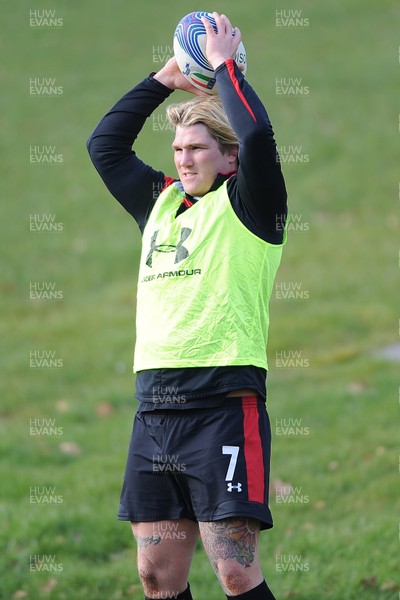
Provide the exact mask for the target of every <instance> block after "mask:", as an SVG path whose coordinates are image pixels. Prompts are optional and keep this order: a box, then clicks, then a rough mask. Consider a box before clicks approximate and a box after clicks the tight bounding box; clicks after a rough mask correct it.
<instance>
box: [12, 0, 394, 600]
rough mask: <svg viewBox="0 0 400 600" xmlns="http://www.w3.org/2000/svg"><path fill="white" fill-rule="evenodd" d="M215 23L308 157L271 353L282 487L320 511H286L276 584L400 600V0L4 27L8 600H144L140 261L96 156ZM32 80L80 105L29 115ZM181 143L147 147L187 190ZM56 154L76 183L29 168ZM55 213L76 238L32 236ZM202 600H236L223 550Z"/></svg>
mask: <svg viewBox="0 0 400 600" xmlns="http://www.w3.org/2000/svg"><path fill="white" fill-rule="evenodd" d="M199 8H200V9H204V8H205V9H206V10H207V9H208V10H210V9H214V8H215V9H216V10H220V11H223V12H226V13H227V14H228V15H229V16H230V17H231V19H232V21H233V22H234V23H235V24H238V25H239V26H240V27H241V29H242V33H243V38H244V43H245V45H246V49H247V52H248V57H249V70H248V79H249V81H250V82H251V83H252V84H253V85H254V87H255V89H256V90H257V91H258V92H259V94H260V96H261V97H262V99H263V100H264V101H265V104H266V105H267V108H268V111H269V113H270V116H271V119H272V121H273V124H274V128H275V131H276V136H277V141H278V145H279V146H290V145H297V146H301V148H302V150H301V151H302V153H303V154H307V155H308V156H309V162H308V163H307V164H287V165H286V167H285V177H286V181H287V187H288V191H289V199H290V209H291V212H292V214H293V215H296V216H297V219H298V223H299V224H300V229H301V230H297V231H296V230H292V231H290V232H289V241H288V245H287V247H286V248H285V252H284V258H283V262H282V266H281V269H280V271H279V274H278V283H280V284H289V285H292V286H294V285H295V284H297V285H301V289H302V290H303V291H305V292H307V294H306V297H304V298H303V299H298V300H283V299H281V298H279V297H278V296H279V295H277V294H274V297H273V299H272V303H271V314H272V324H271V332H270V347H269V362H270V375H269V412H270V418H271V424H272V431H273V433H274V439H273V460H272V473H271V478H272V480H273V482H274V483H277V482H281V483H282V482H283V483H286V484H290V485H292V486H294V487H296V488H298V489H299V490H301V492H300V494H299V496H300V497H302V498H303V500H302V501H300V500H298V501H297V502H295V503H290V504H283V503H282V502H280V503H279V502H278V501H277V498H276V497H275V495H272V497H271V507H272V510H273V514H274V519H275V527H274V528H273V529H272V530H271V531H270V532H268V533H265V534H263V536H262V541H261V555H262V564H263V567H264V571H265V575H266V577H267V580H268V582H269V584H270V586H271V588H272V589H273V590H274V592H275V594H276V596H277V598H289V597H290V598H291V597H293V598H296V599H298V600H301V599H304V600H305V599H307V600H320V599H321V598H327V599H329V600H356V599H357V600H359V599H360V598H362V599H364V600H372V599H378V600H395V599H397V598H398V594H399V586H400V579H399V576H398V572H397V571H398V549H399V537H398V536H399V517H398V514H399V508H400V502H399V500H398V477H399V474H398V461H399V453H398V414H399V413H398V411H399V400H398V393H399V392H398V389H399V388H398V385H399V380H398V364H396V363H390V362H385V361H383V360H380V359H377V358H375V357H374V356H373V355H372V351H373V350H375V349H376V348H379V347H382V346H384V345H386V344H390V343H394V342H397V341H398V335H399V333H398V319H399V313H398V299H397V297H396V294H395V290H396V288H395V281H397V279H396V278H397V277H398V258H397V257H398V243H397V238H396V234H398V207H397V202H398V196H397V194H398V192H397V190H398V175H397V162H398V161H396V156H397V154H396V147H397V143H398V130H397V127H398V125H397V121H398V105H397V103H396V102H395V98H396V95H395V92H397V82H398V72H399V71H398V69H399V64H398V57H397V54H398V35H397V29H396V27H395V23H396V20H398V17H399V8H398V5H397V4H396V3H395V2H394V0H385V1H384V2H381V3H379V5H377V4H376V3H374V2H372V0H367V1H366V2H365V1H364V2H361V0H352V1H350V0H344V1H343V2H341V3H337V2H333V0H328V1H327V2H324V3H318V4H316V3H315V2H311V1H310V0H305V1H304V2H302V3H301V6H299V5H298V4H296V3H294V2H293V1H292V0H290V2H288V3H285V5H284V6H283V7H281V6H279V7H275V6H270V5H268V4H267V3H264V2H261V0H250V1H249V2H248V3H247V4H246V6H245V7H244V6H242V5H240V4H232V3H229V2H227V0H217V1H216V2H215V4H214V6H213V7H207V6H199V5H198V4H196V3H193V2H189V3H178V2H176V3H173V4H172V5H171V4H170V3H165V2H161V1H160V0H156V1H155V2H153V3H152V5H151V9H150V8H149V7H147V6H146V4H140V5H133V4H127V3H125V2H122V0H116V1H115V2H113V3H111V4H110V3H109V2H105V0H99V1H98V2H94V1H92V2H85V3H83V4H74V3H67V4H66V3H62V2H60V1H59V0H56V1H55V2H53V3H52V9H54V10H55V11H56V16H57V17H61V18H63V25H62V27H60V28H59V29H54V30H50V29H46V28H42V29H38V30H34V29H31V28H30V27H29V11H30V10H34V9H38V10H42V7H39V6H32V3H31V2H27V1H26V0H22V1H21V2H19V3H18V6H17V7H13V8H12V9H11V8H4V9H3V12H2V16H3V25H4V31H5V36H4V38H3V42H2V50H3V55H4V57H7V58H5V60H4V61H3V63H4V64H3V66H2V68H1V71H0V80H1V84H2V90H3V94H2V95H1V97H0V103H1V109H2V110H1V112H0V123H1V127H2V133H3V134H2V136H1V140H0V148H1V153H2V166H3V177H2V178H1V183H0V186H1V193H2V199H3V215H4V216H3V219H2V235H1V241H0V243H1V253H2V258H3V261H2V271H1V291H2V295H1V298H2V301H1V302H2V303H1V309H2V315H3V319H2V325H1V327H2V340H3V345H2V366H3V369H2V371H3V377H2V381H1V384H0V385H1V388H0V392H1V405H0V407H1V408H0V428H1V430H0V456H1V492H2V493H1V500H0V523H1V526H0V531H1V534H0V535H1V543H2V548H3V551H2V553H1V558H0V581H1V584H0V598H4V599H7V600H9V599H12V600H18V599H19V598H27V599H28V600H37V599H39V598H52V599H54V600H62V599H68V600H80V599H82V600H83V599H84V600H118V599H120V598H133V599H135V600H136V599H140V598H142V591H141V586H140V582H139V579H138V576H137V573H136V570H135V552H136V551H135V546H134V543H133V541H132V536H131V533H130V528H129V525H127V524H123V523H119V522H118V521H117V520H116V512H117V508H118V500H119V492H120V487H121V481H122V476H123V471H124V465H125V458H126V452H127V446H128V441H129V436H130V430H131V423H132V418H133V415H134V411H135V408H136V402H135V400H134V399H133V392H134V380H133V376H132V375H131V362H132V356H133V343H134V311H135V285H136V275H137V258H138V252H139V248H140V239H139V235H138V230H137V227H136V225H135V223H134V222H133V220H132V219H131V218H130V217H129V216H128V215H127V214H126V213H125V212H124V211H123V209H122V208H120V207H119V205H118V204H117V202H116V201H114V200H113V199H112V198H111V197H110V195H109V194H108V192H107V191H106V190H105V188H104V186H103V184H102V182H101V181H100V179H99V178H98V176H97V174H96V173H95V171H94V169H93V167H92V165H91V163H90V160H89V158H88V156H87V153H86V148H85V141H86V138H87V136H88V135H89V133H90V131H91V130H92V129H93V127H94V126H95V125H96V123H97V121H98V120H99V119H100V118H101V116H102V115H103V114H104V113H105V111H106V110H107V109H108V108H109V107H110V106H111V105H112V104H113V102H115V101H116V100H117V99H118V97H120V96H121V95H122V94H123V93H124V92H125V91H126V90H127V89H128V88H129V87H130V86H133V85H134V84H135V83H136V82H137V81H139V80H140V79H141V78H143V77H144V76H145V75H147V73H149V72H150V71H152V70H156V69H157V68H158V66H159V65H158V64H155V62H154V61H153V54H154V53H156V54H157V48H158V47H159V46H161V47H164V48H165V47H166V46H168V45H170V44H171V37H172V32H173V29H174V26H175V24H176V22H177V21H178V20H179V18H180V17H181V16H183V14H185V13H186V12H189V11H191V10H194V9H199ZM278 9H285V10H287V11H288V10H296V9H297V10H302V15H303V17H306V18H308V19H309V26H308V27H305V28H298V29H295V28H280V27H276V26H275V10H278ZM154 48H156V50H155V51H154ZM34 77H55V78H56V81H57V85H60V86H63V93H62V94H61V95H60V96H59V97H52V98H44V97H34V96H30V94H29V80H30V78H34ZM284 77H286V78H289V77H293V78H302V84H303V85H304V86H308V87H309V94H307V95H304V96H300V97H293V96H279V95H277V94H276V93H275V80H276V79H277V78H284ZM181 97H184V96H183V95H178V94H177V98H181ZM170 141H171V140H170V136H169V134H168V133H160V132H155V131H153V130H152V124H151V121H150V122H149V123H148V124H147V125H146V126H145V129H144V132H143V135H142V136H141V138H140V141H139V144H138V149H139V151H140V154H141V156H142V157H143V158H144V160H147V161H150V162H151V163H152V164H154V165H155V166H157V167H159V168H161V169H163V170H165V171H166V172H168V173H171V174H173V172H174V171H173V163H172V157H171V153H170V152H168V146H169V143H170ZM34 145H54V146H56V152H57V153H58V154H61V155H62V157H63V162H62V163H61V164H60V165H51V166H50V165H48V166H37V165H31V164H29V148H30V146H34ZM33 214H41V215H43V214H48V215H49V214H51V215H54V218H55V221H56V222H57V223H60V224H61V226H62V231H59V232H52V233H48V232H47V233H46V232H33V231H30V228H29V223H30V215H33ZM294 229H295V228H294ZM397 237H398V235H397ZM32 282H51V283H53V284H54V285H55V289H57V290H59V291H61V292H62V294H61V295H62V298H61V299H58V300H49V301H45V300H40V301H34V300H30V297H29V291H30V284H31V283H32ZM35 350H39V351H47V352H49V351H50V352H54V353H55V356H56V357H57V358H58V359H61V361H62V366H61V367H60V368H54V369H50V368H48V369H47V368H39V369H34V368H31V367H30V366H29V365H30V362H29V361H30V353H31V352H32V351H35ZM277 352H286V353H292V355H295V353H297V355H298V356H301V359H302V361H303V363H302V364H303V366H299V367H297V368H282V367H280V366H279V363H278V362H277V360H276V357H277ZM31 419H40V420H44V419H48V420H51V421H52V422H53V423H54V426H55V427H56V428H59V429H58V432H59V435H55V436H49V435H47V436H46V435H45V436H34V435H31V433H30V424H31ZM282 419H286V422H292V423H294V422H297V423H300V424H301V427H303V428H304V429H303V435H297V436H290V435H286V436H285V435H279V429H277V427H278V426H279V425H278V424H279V422H281V420H282ZM305 431H306V432H307V433H304V432H305ZM71 444H72V445H71ZM71 450H72V452H71ZM35 486H49V487H52V488H55V494H56V495H58V496H61V498H62V502H61V503H59V504H54V505H48V506H45V505H38V504H32V503H31V502H30V488H31V487H35ZM37 555H45V556H47V557H50V556H54V562H55V564H56V566H57V565H58V568H59V569H60V571H58V572H55V573H51V572H31V571H30V556H37ZM277 556H278V557H284V558H283V559H282V558H281V559H280V558H276V557H277ZM280 560H281V561H283V562H282V564H289V565H291V567H288V569H287V570H286V571H284V570H283V569H281V568H280V567H279V564H281V563H279V561H280ZM285 561H286V563H285ZM296 561H297V563H298V564H299V565H300V566H299V567H298V568H299V569H300V570H298V571H294V568H295V565H296ZM190 581H191V586H192V589H193V593H194V596H195V598H198V599H202V598H208V599H209V600H217V599H222V598H223V593H222V591H221V590H220V589H219V587H218V585H217V582H216V580H215V578H214V575H213V573H212V571H211V567H210V565H209V563H208V559H207V558H206V556H205V554H204V551H203V549H202V548H201V547H199V548H198V549H197V552H196V555H195V559H194V562H193V568H192V572H191V577H190Z"/></svg>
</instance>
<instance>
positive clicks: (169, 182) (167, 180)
mask: <svg viewBox="0 0 400 600" xmlns="http://www.w3.org/2000/svg"><path fill="white" fill-rule="evenodd" d="M174 181H176V179H174V178H173V177H168V176H167V175H164V187H163V189H162V190H161V191H162V192H163V191H164V190H165V189H166V188H167V187H169V186H170V185H172V184H173V183H174Z"/></svg>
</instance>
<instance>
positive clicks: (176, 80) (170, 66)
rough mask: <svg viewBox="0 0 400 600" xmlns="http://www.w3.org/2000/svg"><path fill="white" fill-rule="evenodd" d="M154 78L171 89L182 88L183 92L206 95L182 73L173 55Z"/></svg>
mask: <svg viewBox="0 0 400 600" xmlns="http://www.w3.org/2000/svg"><path fill="white" fill-rule="evenodd" d="M154 79H157V80H158V81H159V82H160V83H162V84H164V85H165V86H166V87H168V88H170V89H171V90H184V91H185V92H190V93H191V94H196V95H197V96H208V94H207V93H206V92H203V91H202V90H199V89H198V88H196V87H195V86H194V85H192V84H191V83H190V82H189V81H188V80H187V79H186V77H185V76H184V75H182V73H181V70H180V68H179V67H178V65H177V62H176V59H175V57H172V58H170V59H169V61H168V62H166V63H165V65H164V66H163V68H162V69H160V71H158V73H156V74H155V75H154Z"/></svg>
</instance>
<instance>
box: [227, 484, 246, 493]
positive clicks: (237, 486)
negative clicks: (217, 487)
mask: <svg viewBox="0 0 400 600" xmlns="http://www.w3.org/2000/svg"><path fill="white" fill-rule="evenodd" d="M226 486H227V490H228V492H231V491H232V490H237V491H238V492H241V491H242V484H241V483H238V484H237V485H233V483H231V482H229V483H227V484H226Z"/></svg>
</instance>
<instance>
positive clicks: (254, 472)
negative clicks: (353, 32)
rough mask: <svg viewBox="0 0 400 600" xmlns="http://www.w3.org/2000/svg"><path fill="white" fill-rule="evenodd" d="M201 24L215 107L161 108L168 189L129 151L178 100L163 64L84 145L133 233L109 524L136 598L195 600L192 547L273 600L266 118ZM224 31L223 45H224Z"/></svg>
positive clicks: (228, 54)
mask: <svg viewBox="0 0 400 600" xmlns="http://www.w3.org/2000/svg"><path fill="white" fill-rule="evenodd" d="M213 16H214V18H215V21H216V25H217V32H214V30H213V28H212V26H211V25H210V23H209V22H208V20H207V19H205V18H203V19H202V21H203V23H204V25H205V27H206V34H207V46H206V54H207V58H208V60H209V62H210V63H211V65H212V66H213V68H214V69H215V76H216V80H217V85H218V91H219V97H220V101H218V100H216V99H215V98H210V97H203V98H202V97H198V98H195V99H193V100H192V101H189V102H188V103H184V104H181V105H175V106H172V107H169V109H168V115H169V119H170V122H171V123H172V124H173V126H174V128H175V138H174V141H173V144H172V147H173V152H174V160H175V166H176V169H177V172H178V179H173V178H170V177H166V176H165V175H164V173H162V172H160V171H155V170H154V169H153V168H151V167H150V166H148V165H146V164H144V163H143V162H142V161H141V160H140V159H139V158H138V157H137V156H136V154H135V153H134V152H133V151H132V150H131V148H132V144H133V143H134V141H135V139H136V137H137V135H138V133H139V131H140V130H141V128H142V126H143V124H144V122H145V120H146V118H148V117H149V116H150V115H151V114H152V112H153V111H154V110H155V109H156V108H157V107H158V106H159V105H160V104H161V103H162V102H163V101H164V100H165V99H166V98H167V97H168V96H169V95H170V94H171V93H172V92H173V90H175V89H180V90H186V91H188V92H192V93H194V94H200V96H201V92H199V91H198V90H197V89H195V88H194V87H192V86H191V85H190V83H189V82H188V81H187V80H186V79H185V78H184V77H183V75H182V74H181V72H180V71H179V69H178V67H177V64H176V61H175V59H170V60H169V61H168V62H167V63H166V64H165V66H164V67H163V68H162V69H161V70H160V71H159V72H158V73H155V74H152V75H150V76H149V77H147V78H146V79H145V80H144V81H143V82H141V83H140V84H139V85H137V86H136V87H135V88H134V89H133V90H131V91H130V92H128V93H127V94H126V95H125V96H124V97H123V98H122V99H121V100H120V101H119V102H117V104H116V105H115V106H114V107H113V108H112V109H111V111H110V112H109V113H107V115H106V116H105V117H104V118H103V119H102V121H101V122H100V123H99V125H98V126H97V128H96V129H95V131H94V132H93V134H92V135H91V137H90V139H89V143H88V148H89V152H90V155H91V158H92V160H93V162H94V164H95V166H96V168H97V170H98V172H99V174H100V175H101V177H102V178H103V180H104V182H105V184H106V185H107V187H108V189H109V190H110V192H111V193H112V194H113V195H114V196H115V197H116V198H117V200H118V201H119V202H120V203H121V204H122V205H123V206H124V208H125V209H126V210H127V211H128V212H129V213H130V214H131V215H132V216H133V217H134V218H135V220H136V222H137V223H138V225H139V228H140V230H141V232H142V235H143V243H142V256H141V259H140V271H139V281H138V300H137V335H136V348H135V362H134V370H135V371H136V373H137V379H136V395H137V398H138V400H139V408H138V411H137V414H136V416H135V422H134V427H133V432H132V438H131V444H130V448H129V453H128V460H127V465H126V472H125V479H124V485H123V489H122V493H121V504H120V511H119V515H118V516H119V518H120V519H122V520H129V521H130V522H131V523H132V530H133V534H134V536H135V538H136V540H137V545H138V571H139V575H140V578H141V581H142V583H143V587H144V593H145V598H178V599H179V600H190V599H191V598H192V595H191V592H190V586H189V584H188V575H189V569H190V564H191V561H192V557H193V553H194V550H195V546H196V543H197V541H198V538H199V535H200V536H201V539H202V541H203V545H204V548H205V550H206V552H207V554H208V557H209V559H210V561H211V563H212V565H213V567H214V569H215V572H216V575H217V577H218V579H219V581H220V583H221V586H222V588H223V590H224V592H225V594H226V596H227V598H237V599H240V600H261V599H263V600H265V599H273V598H274V596H273V594H272V592H271V591H270V590H269V588H268V586H267V584H266V582H265V580H264V578H263V575H262V573H261V569H260V564H259V556H258V536H259V532H260V530H262V529H268V528H270V527H272V517H271V513H270V511H269V508H268V486H269V460H270V426H269V420H268V415H267V411H266V407H265V400H266V383H265V380H266V371H267V358H266V345H267V332H268V322H269V316H268V302H269V297H270V295H271V291H272V286H273V281H274V277H275V274H276V270H277V268H278V265H279V262H280V258H281V253H282V246H283V244H284V242H285V233H284V230H283V229H284V219H285V216H286V191H285V185H284V180H283V176H282V173H281V169H280V164H279V160H277V153H276V145H275V142H274V138H273V131H272V127H271V124H270V122H269V119H268V116H267V113H266V111H265V109H264V107H263V105H262V104H261V102H260V100H259V99H258V97H257V96H256V94H255V92H254V91H253V90H252V88H251V87H250V85H249V84H248V83H247V82H246V81H245V80H244V78H243V76H242V74H241V72H240V70H239V69H238V67H237V65H236V63H235V62H234V61H233V59H232V57H233V56H235V52H236V49H237V47H238V44H239V42H240V39H241V35H240V31H239V30H238V29H234V30H233V29H232V26H231V23H230V22H229V20H228V18H227V17H226V16H225V15H219V14H218V13H213ZM233 34H234V35H233Z"/></svg>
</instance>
